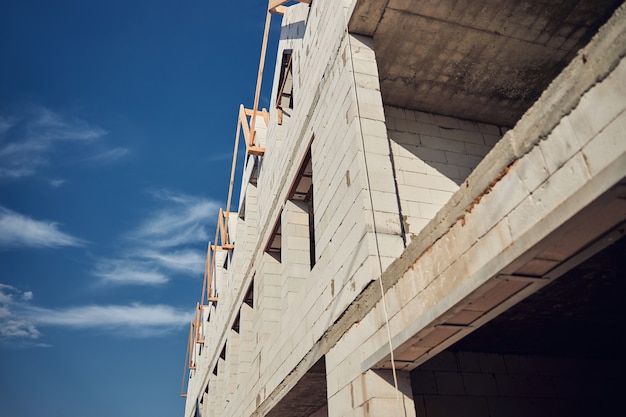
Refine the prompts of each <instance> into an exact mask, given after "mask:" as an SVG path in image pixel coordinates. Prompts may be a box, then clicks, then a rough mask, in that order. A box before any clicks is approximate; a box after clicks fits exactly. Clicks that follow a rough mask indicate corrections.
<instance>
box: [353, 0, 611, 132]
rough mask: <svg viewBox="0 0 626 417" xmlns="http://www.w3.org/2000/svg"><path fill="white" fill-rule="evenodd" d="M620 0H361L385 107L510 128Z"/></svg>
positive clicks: (357, 19) (359, 26)
mask: <svg viewBox="0 0 626 417" xmlns="http://www.w3.org/2000/svg"><path fill="white" fill-rule="evenodd" d="M619 4H621V0H602V1H598V0H567V1H552V2H545V1H540V0H532V1H524V2H520V1H516V0H508V1H498V0H480V1H471V2H462V1H457V0H442V1H429V0H361V1H359V2H358V3H357V6H356V8H355V11H354V13H353V15H352V18H351V20H350V30H351V31H352V32H354V33H359V34H364V35H367V36H371V37H373V39H374V43H375V45H376V47H375V50H376V54H377V56H378V62H379V72H380V80H381V92H382V96H383V101H384V103H385V104H386V105H392V106H397V107H405V108H410V109H415V110H421V111H428V112H432V113H437V114H446V115H450V116H455V117H459V118H463V119H469V120H475V121H482V122H487V123H493V124H497V125H503V126H513V125H514V124H515V122H517V120H518V119H519V118H520V116H521V115H522V114H523V113H524V112H525V111H526V110H527V109H528V108H529V107H530V106H531V105H532V103H533V102H534V101H535V100H536V99H537V98H538V97H539V95H540V94H541V93H542V92H543V90H544V89H545V88H546V87H547V85H548V84H549V83H550V82H551V81H552V79H553V78H554V77H555V76H556V75H557V74H558V73H559V72H560V71H561V70H562V69H563V68H564V67H565V66H566V65H567V64H568V63H569V62H570V61H571V60H572V58H573V57H574V56H575V54H576V52H577V51H578V50H579V49H580V48H581V47H583V46H584V45H585V44H586V43H587V42H588V41H589V39H590V38H591V36H593V34H595V33H596V31H597V29H598V28H599V27H600V25H602V24H603V23H604V22H606V20H607V19H608V18H609V16H610V15H611V13H612V12H613V10H614V9H615V8H616V7H617V6H618V5H619Z"/></svg>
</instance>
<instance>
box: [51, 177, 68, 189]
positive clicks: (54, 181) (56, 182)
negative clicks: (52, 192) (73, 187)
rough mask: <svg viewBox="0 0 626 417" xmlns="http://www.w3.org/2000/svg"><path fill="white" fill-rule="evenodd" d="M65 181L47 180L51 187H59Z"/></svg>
mask: <svg viewBox="0 0 626 417" xmlns="http://www.w3.org/2000/svg"><path fill="white" fill-rule="evenodd" d="M66 182H67V181H66V180H62V179H52V180H48V184H50V186H51V187H53V188H59V187H60V186H62V185H63V184H65V183H66Z"/></svg>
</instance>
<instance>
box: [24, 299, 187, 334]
mask: <svg viewBox="0 0 626 417" xmlns="http://www.w3.org/2000/svg"><path fill="white" fill-rule="evenodd" d="M192 314H193V313H190V312H189V311H182V310H177V309H175V308H174V307H171V306H168V305H163V304H156V305H144V304H141V303H133V304H131V305H90V306H81V307H71V308H67V309H60V310H53V309H47V308H38V307H34V308H32V309H31V310H30V312H29V315H30V319H31V320H33V321H34V322H35V323H38V324H41V325H50V326H64V327H74V328H80V329H85V328H102V329H137V328H142V327H146V326H147V327H151V328H153V329H166V328H172V327H178V326H180V325H182V324H186V323H189V321H190V320H192V318H193V317H192Z"/></svg>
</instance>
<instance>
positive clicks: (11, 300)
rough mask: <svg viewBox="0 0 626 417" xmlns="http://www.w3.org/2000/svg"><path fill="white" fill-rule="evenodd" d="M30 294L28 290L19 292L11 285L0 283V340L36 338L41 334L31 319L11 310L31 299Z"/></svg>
mask: <svg viewBox="0 0 626 417" xmlns="http://www.w3.org/2000/svg"><path fill="white" fill-rule="evenodd" d="M32 295H33V293H32V292H30V291H27V292H21V291H20V290H18V289H17V288H15V287H13V286H11V285H6V284H0V341H6V340H9V339H38V338H39V337H40V336H41V333H40V332H39V330H38V329H37V327H35V325H34V324H33V323H32V322H31V321H29V320H27V319H25V318H23V317H20V316H19V315H17V314H15V313H14V311H13V308H18V309H20V308H22V306H23V305H24V303H23V302H24V301H29V300H30V299H32Z"/></svg>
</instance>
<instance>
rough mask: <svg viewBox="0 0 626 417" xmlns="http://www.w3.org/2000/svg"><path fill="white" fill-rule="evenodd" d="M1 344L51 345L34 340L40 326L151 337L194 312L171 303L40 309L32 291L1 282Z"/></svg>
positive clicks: (183, 322)
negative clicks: (34, 302) (35, 304)
mask: <svg viewBox="0 0 626 417" xmlns="http://www.w3.org/2000/svg"><path fill="white" fill-rule="evenodd" d="M0 295H3V297H1V298H0V343H1V344H5V345H6V344H8V345H11V346H14V347H33V346H44V347H45V346H50V345H48V344H45V343H34V342H33V341H34V340H37V339H39V338H41V337H42V333H41V332H40V331H39V327H45V326H56V327H66V328H71V329H94V330H103V331H108V332H113V333H115V334H122V335H126V336H140V337H143V336H154V335H159V334H162V333H164V332H167V331H169V330H173V329H176V328H179V327H180V326H181V325H185V324H188V323H189V322H190V321H191V320H193V312H189V311H188V310H186V311H183V310H179V309H177V308H174V307H172V306H168V305H163V304H155V305H146V304H141V303H132V304H129V305H87V306H77V307H68V308H58V309H55V308H42V307H38V306H34V305H32V303H31V301H32V300H33V293H32V292H31V291H20V290H19V289H17V288H15V287H13V286H10V285H5V284H0Z"/></svg>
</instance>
